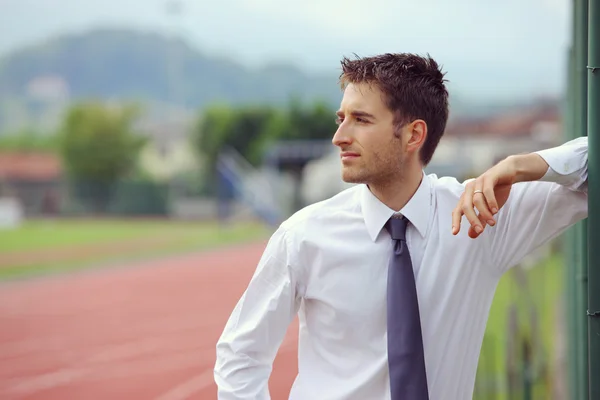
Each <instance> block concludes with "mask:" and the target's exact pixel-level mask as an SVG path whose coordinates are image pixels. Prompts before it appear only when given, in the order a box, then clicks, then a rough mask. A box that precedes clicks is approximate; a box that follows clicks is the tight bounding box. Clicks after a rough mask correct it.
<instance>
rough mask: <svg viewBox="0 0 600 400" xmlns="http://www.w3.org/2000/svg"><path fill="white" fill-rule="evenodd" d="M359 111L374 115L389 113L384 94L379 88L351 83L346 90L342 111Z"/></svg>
mask: <svg viewBox="0 0 600 400" xmlns="http://www.w3.org/2000/svg"><path fill="white" fill-rule="evenodd" d="M357 109H358V110H362V111H365V112H368V113H372V114H382V113H385V111H388V110H387V107H386V105H385V103H384V102H383V94H382V92H381V90H379V88H378V87H377V86H375V85H370V84H367V83H350V84H348V86H346V88H345V90H344V97H343V98H342V103H341V111H344V112H346V111H352V110H357Z"/></svg>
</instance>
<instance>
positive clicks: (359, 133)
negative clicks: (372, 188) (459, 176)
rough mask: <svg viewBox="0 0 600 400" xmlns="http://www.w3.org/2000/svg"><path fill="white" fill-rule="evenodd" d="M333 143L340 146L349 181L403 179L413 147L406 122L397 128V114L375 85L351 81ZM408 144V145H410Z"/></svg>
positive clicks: (344, 175) (382, 182)
mask: <svg viewBox="0 0 600 400" xmlns="http://www.w3.org/2000/svg"><path fill="white" fill-rule="evenodd" d="M337 115H338V130H337V131H336V133H335V135H334V137H333V141H332V142H333V144H335V145H336V146H338V147H339V148H340V156H341V161H342V178H343V180H344V181H345V182H349V183H366V184H369V185H385V184H387V183H389V182H393V181H398V180H402V178H403V173H404V172H405V166H406V165H405V164H406V162H407V155H408V154H407V151H406V150H409V149H410V143H409V141H410V139H408V140H405V138H409V137H410V134H407V133H408V132H407V129H410V127H411V126H410V125H408V126H404V127H402V128H401V129H400V131H399V132H396V127H395V125H394V114H393V113H392V112H391V111H390V110H389V109H388V107H387V106H386V105H385V103H384V101H383V96H382V92H381V91H380V90H379V89H378V88H377V87H375V86H372V85H369V84H365V83H360V84H349V85H348V86H347V87H346V89H345V91H344V96H343V99H342V102H341V105H340V109H339V111H338V112H337ZM407 145H408V146H407Z"/></svg>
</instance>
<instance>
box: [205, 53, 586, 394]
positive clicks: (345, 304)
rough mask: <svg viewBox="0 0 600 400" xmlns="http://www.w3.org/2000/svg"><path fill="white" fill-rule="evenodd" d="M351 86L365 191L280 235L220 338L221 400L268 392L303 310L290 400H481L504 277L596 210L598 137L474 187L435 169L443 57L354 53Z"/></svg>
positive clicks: (343, 196) (350, 123)
mask: <svg viewBox="0 0 600 400" xmlns="http://www.w3.org/2000/svg"><path fill="white" fill-rule="evenodd" d="M341 82H342V86H343V89H344V95H343V99H342V102H341V107H340V109H339V111H338V112H337V115H338V122H339V128H338V130H337V132H335V135H334V137H333V143H334V144H335V145H336V146H338V147H339V148H340V157H341V165H342V176H343V179H344V180H345V181H346V182H354V183H358V184H360V185H356V186H353V187H352V188H350V189H348V190H345V191H343V192H342V193H340V194H338V195H336V196H334V197H332V198H331V199H329V200H326V201H323V202H320V203H317V204H313V205H311V206H308V207H306V208H305V209H303V210H301V211H299V212H297V213H296V214H295V215H293V216H292V217H290V218H289V219H288V220H287V221H285V222H284V223H283V224H282V225H281V226H280V227H279V228H278V229H277V231H276V232H275V233H274V234H273V236H272V237H271V239H270V241H269V243H268V245H267V247H266V249H265V252H264V254H263V257H262V259H261V260H260V262H259V265H258V267H257V269H256V272H255V274H254V276H253V278H252V280H251V282H250V284H249V285H248V288H247V290H246V291H245V293H244V294H243V296H242V298H241V299H240V300H239V302H238V304H237V306H236V307H235V309H234V311H233V314H232V315H231V317H230V319H229V321H228V323H227V325H226V327H225V330H224V332H223V334H222V336H221V338H220V340H219V342H218V344H217V361H216V366H215V380H216V383H217V385H218V388H219V399H221V400H234V399H235V400H239V399H248V400H262V399H268V398H269V393H268V379H269V376H270V371H271V366H272V362H273V359H274V357H275V355H276V353H277V350H278V347H279V345H280V343H281V342H282V339H283V337H284V334H285V332H286V330H287V328H288V324H289V323H290V322H291V321H292V320H293V319H294V317H295V316H296V315H297V314H299V321H300V332H299V352H298V357H299V365H298V368H299V373H298V376H297V378H296V380H295V382H294V386H293V388H292V390H291V394H290V399H293V400H308V399H328V400H342V399H344V400H351V399H352V400H366V399H369V400H371V399H373V400H375V399H382V400H383V399H392V400H397V399H402V400H421V399H433V400H439V399H449V400H467V399H471V398H472V395H473V387H474V381H475V373H476V368H477V361H478V356H479V352H480V347H481V342H482V339H483V334H484V330H485V325H486V321H487V318H488V312H489V308H490V305H491V303H492V299H493V297H494V291H495V288H496V285H497V283H498V280H499V279H500V277H501V276H502V274H503V273H504V272H506V271H507V270H508V269H509V268H511V267H512V266H514V265H516V264H517V263H519V261H520V260H521V259H522V258H523V257H524V256H526V255H527V254H529V253H530V252H531V251H533V250H534V249H536V248H538V247H539V246H541V245H543V244H544V243H546V242H548V241H549V240H551V239H552V238H554V237H556V236H557V235H559V234H560V233H561V232H563V231H564V230H565V229H566V228H567V227H569V226H570V225H572V224H574V223H575V222H577V221H579V220H581V219H583V218H585V217H586V216H587V191H586V187H587V139H586V138H580V139H577V140H574V141H571V142H568V143H566V144H564V145H562V146H559V147H557V148H553V149H548V150H544V151H540V152H538V153H532V154H526V155H515V156H511V157H508V158H507V159H505V160H503V161H501V162H500V163H498V164H497V165H496V166H494V167H493V168H491V169H490V170H488V171H487V172H485V173H484V174H483V175H481V176H480V177H478V178H477V179H475V180H472V181H469V182H468V183H466V184H462V183H460V182H458V181H457V180H456V179H453V178H438V177H437V176H435V175H425V174H424V173H423V168H424V167H425V166H426V165H427V163H428V162H429V161H430V160H431V158H432V156H433V153H434V151H435V149H436V146H437V144H438V142H439V140H440V138H441V137H442V134H443V132H444V129H445V125H446V120H447V118H448V93H447V90H446V88H445V85H444V77H443V74H442V73H441V72H440V70H439V68H438V65H437V64H436V62H435V61H434V60H432V59H431V58H428V57H427V58H425V57H419V56H416V55H412V54H384V55H380V56H376V57H369V58H359V59H356V60H348V59H344V60H343V61H342V75H341ZM457 156H461V155H457ZM463 216H465V217H466V218H465V219H464V220H463V219H462V217H463ZM461 221H463V223H465V222H464V221H467V222H466V223H465V224H466V226H464V227H461ZM473 239H476V240H473ZM413 274H414V275H413Z"/></svg>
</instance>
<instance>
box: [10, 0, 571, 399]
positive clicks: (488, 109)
mask: <svg viewBox="0 0 600 400" xmlns="http://www.w3.org/2000/svg"><path fill="white" fill-rule="evenodd" d="M571 20H572V15H571V2H568V1H567V0H529V1H525V2H523V1H516V0H507V1H503V2H472V1H466V0H455V1H452V2H443V1H439V0H423V1H419V2H417V1H391V0H371V1H370V2H368V6H366V5H365V3H362V2H358V1H351V0H346V1H341V0H321V1H316V0H308V1H304V2H282V1H278V2H276V1H275V0H223V1H221V2H208V1H205V0H200V1H198V0H195V1H192V0H172V1H157V0H119V1H115V0H103V1H99V0H85V1H81V0H78V1H76V0H43V1H40V0H35V1H34V0H0V26H1V27H2V34H1V35H0V225H1V226H2V229H1V230H0V279H1V280H2V284H1V286H0V326H1V327H2V328H0V360H2V361H1V362H0V364H4V365H5V367H1V368H0V395H1V396H0V397H2V398H3V399H8V398H28V399H34V398H35V399H53V398H57V399H58V398H61V399H95V398H102V399H105V398H111V399H115V398H126V399H134V398H135V399H138V398H140V399H146V398H170V399H184V398H202V399H204V398H207V399H208V398H215V394H214V393H215V389H214V386H213V384H212V382H211V379H212V377H211V376H210V372H211V371H210V369H211V368H212V363H213V362H214V352H213V346H214V343H215V341H216V338H217V337H218V335H219V334H220V331H221V330H222V328H223V324H224V322H225V320H226V319H227V317H228V316H229V312H230V311H231V308H232V307H233V305H234V304H235V302H236V301H237V298H238V297H239V295H240V294H241V291H242V290H243V288H244V287H245V285H246V283H247V280H248V279H249V277H250V276H251V274H252V271H253V269H254V267H255V265H256V262H257V261H258V257H259V256H260V252H261V251H262V249H263V248H264V243H265V240H266V239H267V238H268V236H269V234H270V233H271V232H272V231H273V229H274V228H275V227H276V226H277V225H278V224H279V223H280V222H281V221H282V220H283V219H285V218H287V217H288V216H289V215H291V214H292V213H293V212H294V211H296V210H298V209H300V208H302V207H304V206H305V205H308V204H310V203H313V202H316V201H320V200H323V199H326V198H328V197H330V196H332V195H334V194H335V193H337V192H339V191H341V190H343V189H344V188H346V187H348V186H347V185H346V184H344V183H343V182H342V181H341V179H340V165H339V158H338V155H337V154H338V153H337V152H336V149H335V148H334V146H333V145H332V144H331V138H332V135H333V133H334V132H335V130H336V126H335V123H334V118H335V110H336V108H337V107H338V105H339V101H340V99H341V91H340V89H339V86H338V76H339V72H340V70H339V61H340V59H341V58H342V57H344V56H350V57H351V56H352V55H353V54H357V55H359V56H366V55H373V54H377V53H381V52H415V53H419V54H425V53H429V54H430V55H431V56H432V57H434V58H435V59H436V60H437V61H438V62H439V63H440V64H442V65H443V68H444V70H445V71H446V72H447V75H446V78H447V79H448V80H449V83H448V87H449V90H450V94H451V117H450V121H449V125H448V128H447V131H446V133H445V136H444V138H443V139H442V141H441V144H440V146H439V149H438V150H437V153H436V156H435V157H434V159H433V161H432V163H431V164H430V165H429V166H428V168H427V172H429V173H435V174H437V175H452V176H455V177H457V178H458V179H466V178H470V177H473V176H475V175H477V174H479V173H481V172H483V171H484V170H485V169H486V168H488V167H490V166H491V165H493V164H494V163H496V162H497V161H499V160H500V159H502V158H504V157H505V156H507V155H509V154H514V153H521V152H528V151H534V150H539V149H542V148H546V147H551V146H554V145H558V144H560V143H562V142H563V141H564V140H565V137H567V136H569V135H571V133H569V132H566V130H565V123H564V112H563V108H564V105H565V102H566V96H567V93H566V92H567V91H566V89H567V72H568V71H567V66H568V50H569V46H570V43H571V30H572V26H571ZM561 243H562V238H561V239H560V240H557V241H556V242H555V243H552V244H551V245H549V246H547V247H545V248H543V249H540V250H539V251H538V252H537V253H536V254H534V255H532V257H530V258H529V259H527V260H526V261H525V262H524V263H523V265H521V266H519V267H518V268H515V269H514V270H512V271H511V272H510V273H509V274H507V275H506V276H505V277H504V278H503V280H502V282H501V285H500V287H499V288H498V291H497V294H496V297H495V301H494V304H493V308H492V310H491V313H490V320H489V322H488V329H487V332H486V336H485V340H484V344H483V348H482V353H481V358H480V364H479V371H478V376H477V383H476V396H475V398H476V399H492V400H494V399H527V398H529V399H531V398H534V399H566V398H568V390H567V387H566V386H567V378H566V377H567V375H568V374H567V364H566V358H567V350H566V348H567V340H566V329H567V324H566V322H565V318H566V316H565V314H566V312H565V307H564V306H563V299H564V292H565V290H566V289H565V285H564V277H565V272H564V264H565V263H564V262H563V252H562V251H561ZM239 249H243V251H242V250H239ZM238 252H239V253H240V255H239V256H238V257H237V258H233V255H234V254H236V253H238ZM132 266H135V267H136V268H131V267H132ZM124 274H129V275H124ZM109 279H112V280H109ZM92 281H94V282H95V281H102V282H103V284H102V285H97V284H96V286H92V285H94V283H92ZM141 304H148V306H146V307H142V306H141ZM184 305H185V306H184ZM180 314H181V316H179V315H180ZM167 317H168V318H169V320H168V321H167ZM182 319H186V321H189V324H188V325H186V327H187V328H185V329H184V328H181V329H179V330H177V329H175V328H173V329H172V331H170V332H165V331H164V329H165V326H171V327H178V326H180V325H181V320H182ZM152 320H154V321H159V322H160V321H164V323H158V322H157V323H156V324H155V325H152V326H151V324H146V325H144V323H145V322H147V321H152ZM207 321H210V323H209V322H207ZM92 326H93V327H94V328H92ZM133 327H137V328H135V329H137V330H135V329H134V328H133ZM186 329H187V330H186ZM128 332H137V333H135V334H133V333H131V335H129V336H128ZM294 334H295V333H294V329H293V327H292V328H291V330H290V332H289V337H291V338H292V339H291V340H292V350H289V349H288V351H287V352H288V353H289V357H288V358H287V359H285V360H284V359H283V358H281V359H279V358H278V360H283V361H278V363H279V364H276V368H275V375H274V376H273V378H272V385H273V393H272V394H273V398H274V399H275V400H277V399H284V398H286V397H285V395H286V394H287V392H286V390H289V384H290V383H291V380H293V376H294V373H295V372H294V368H295V365H294V358H293V353H294V351H293V345H294V344H293V338H294ZM173 335H175V336H173ZM177 335H180V336H177ZM107 338H109V339H107ZM152 338H154V339H152ZM156 338H159V339H160V340H159V339H156ZM105 339H106V340H107V342H106V343H105V342H103V341H104V340H105ZM155 339H156V340H155ZM111 340H112V341H111ZM148 340H149V342H148ZM140 341H142V342H143V343H145V344H144V345H140ZM174 343H177V346H175V347H176V348H175V349H173V347H174ZM107 346H108V347H107ZM110 346H113V347H110ZM114 346H117V347H114ZM178 346H179V347H178ZM199 350H203V351H204V353H202V354H205V356H202V354H201V353H200V352H199ZM195 352H198V353H195ZM185 353H187V354H189V355H190V356H191V358H190V357H188V358H187V359H182V358H177V355H179V356H181V354H185ZM98 354H100V355H101V357H100V356H98ZM174 354H175V355H174ZM202 357H204V358H202ZM99 359H101V361H98V360H99ZM107 360H108V361H107ZM167 360H168V362H167ZM109 361H110V363H111V364H108V362H109ZM136 363H137V364H136ZM140 363H141V365H145V366H147V365H149V363H150V364H152V365H154V366H155V367H153V368H151V369H148V370H146V369H144V368H140ZM8 364H10V365H11V367H8ZM278 366H279V367H278ZM118 367H121V368H122V371H123V373H122V374H121V375H119V376H118V377H116V376H114V368H118ZM107 370H108V371H113V374H112V375H111V374H110V373H109V374H107ZM81 371H85V373H83V372H81ZM199 377H200V378H199ZM86 385H87V386H86ZM157 385H158V386H160V385H162V386H160V387H158V386H157ZM161 394H162V397H161Z"/></svg>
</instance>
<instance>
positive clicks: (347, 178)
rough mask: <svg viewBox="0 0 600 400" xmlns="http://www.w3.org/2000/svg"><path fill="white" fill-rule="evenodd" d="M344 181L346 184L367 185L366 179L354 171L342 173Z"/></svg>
mask: <svg viewBox="0 0 600 400" xmlns="http://www.w3.org/2000/svg"><path fill="white" fill-rule="evenodd" d="M342 180H343V181H344V182H346V183H365V181H366V177H365V176H363V174H360V173H356V172H353V171H342Z"/></svg>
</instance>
